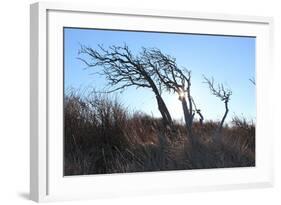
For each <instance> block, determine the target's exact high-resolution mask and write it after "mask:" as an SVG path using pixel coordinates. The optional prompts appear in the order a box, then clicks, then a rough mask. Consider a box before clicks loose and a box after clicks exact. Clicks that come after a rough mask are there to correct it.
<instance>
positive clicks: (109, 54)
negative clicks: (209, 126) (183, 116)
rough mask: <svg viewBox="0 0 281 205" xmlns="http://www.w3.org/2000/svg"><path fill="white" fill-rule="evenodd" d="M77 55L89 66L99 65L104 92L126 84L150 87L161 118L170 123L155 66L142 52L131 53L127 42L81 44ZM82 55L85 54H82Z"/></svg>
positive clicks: (167, 123) (115, 89)
mask: <svg viewBox="0 0 281 205" xmlns="http://www.w3.org/2000/svg"><path fill="white" fill-rule="evenodd" d="M79 55H80V56H81V55H83V56H81V57H80V58H79V59H80V60H81V61H83V62H84V63H85V64H86V65H87V67H89V68H97V69H98V68H100V69H101V70H99V72H98V73H99V74H101V75H103V76H105V78H106V80H107V82H108V86H109V87H111V88H110V89H108V90H107V91H106V92H108V93H110V92H115V91H119V90H120V91H121V90H123V89H125V88H128V87H132V86H134V87H136V88H147V89H151V90H152V91H153V93H154V94H155V98H156V101H157V104H158V110H159V111H160V113H161V115H162V118H163V122H164V124H165V125H166V126H168V125H169V126H171V125H172V118H171V115H170V113H169V111H168V108H167V106H166V104H165V102H164V100H163V98H162V96H161V88H160V87H159V85H157V84H156V83H155V82H154V80H153V76H154V74H155V73H154V69H152V68H151V67H150V65H148V64H146V63H144V61H143V56H142V55H140V56H138V55H134V54H133V53H132V52H131V51H130V49H129V48H128V46H127V45H124V46H110V47H108V49H105V48H104V47H102V46H101V45H99V49H98V50H96V49H93V48H90V47H86V46H81V49H80V51H79ZM83 57H84V58H83Z"/></svg>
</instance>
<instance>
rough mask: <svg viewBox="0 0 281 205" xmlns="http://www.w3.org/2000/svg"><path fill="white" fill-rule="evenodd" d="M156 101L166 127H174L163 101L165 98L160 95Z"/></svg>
mask: <svg viewBox="0 0 281 205" xmlns="http://www.w3.org/2000/svg"><path fill="white" fill-rule="evenodd" d="M156 100H157V104H158V110H159V111H160V113H161V115H162V118H163V122H164V124H165V125H166V126H171V125H172V118H171V115H170V113H169V111H168V108H167V106H166V104H165V102H164V100H163V98H162V97H161V96H160V95H156Z"/></svg>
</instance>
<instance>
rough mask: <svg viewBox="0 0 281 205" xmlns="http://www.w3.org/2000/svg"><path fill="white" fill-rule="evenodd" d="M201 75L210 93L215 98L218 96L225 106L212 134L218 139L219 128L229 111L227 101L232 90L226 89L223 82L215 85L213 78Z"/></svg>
mask: <svg viewBox="0 0 281 205" xmlns="http://www.w3.org/2000/svg"><path fill="white" fill-rule="evenodd" d="M203 77H204V80H205V83H207V84H208V86H209V89H210V91H211V93H212V94H213V95H214V96H216V97H217V98H219V99H220V100H221V101H223V103H224V106H225V112H224V115H223V117H222V119H221V121H220V124H219V127H218V129H217V130H216V134H215V136H214V138H215V141H218V140H220V139H218V138H220V134H221V130H222V127H223V124H224V121H225V119H226V117H227V114H228V112H229V108H228V103H229V100H230V96H231V95H232V91H231V90H230V89H226V88H225V87H224V85H223V84H217V86H216V85H215V82H214V78H211V79H208V78H206V77H205V76H203Z"/></svg>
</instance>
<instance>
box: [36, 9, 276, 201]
mask: <svg viewBox="0 0 281 205" xmlns="http://www.w3.org/2000/svg"><path fill="white" fill-rule="evenodd" d="M272 24H273V20H272V19H271V18H269V17H256V16H255V17H254V16H236V15H222V14H211V13H209V14H208V13H206V14H204V13H193V12H183V11H155V10H138V9H122V8H119V9H117V8H114V9H112V8H96V7H95V6H94V5H75V4H61V3H36V4H32V5H31V36H30V39H31V40H30V44H31V139H30V145H31V146H30V147H31V150H30V160H31V171H30V180H31V181H30V197H31V199H32V200H34V201H52V200H69V199H81V198H97V197H111V196H128V195H137V194H148V193H150V194H151V193H175V192H187V191H202V190H212V189H216V190H217V189H218V190H220V189H231V188H250V187H268V186H272V183H273V174H272V173H273V164H272V144H273V134H272V131H271V129H270V126H271V120H272V117H271V114H270V112H269V111H268V110H269V109H268V108H270V107H271V101H270V96H271V92H268V91H269V90H270V89H271V83H270V82H271V77H272V71H273V68H272V65H271V62H272V53H271V52H272V48H271V47H272Z"/></svg>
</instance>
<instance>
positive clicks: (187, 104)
mask: <svg viewBox="0 0 281 205" xmlns="http://www.w3.org/2000/svg"><path fill="white" fill-rule="evenodd" d="M142 57H143V58H142V60H143V61H144V63H145V64H147V65H149V66H150V67H151V68H152V72H153V74H154V80H155V82H157V84H159V85H160V88H162V89H165V90H167V91H168V92H173V93H177V94H178V96H179V100H180V101H181V103H182V108H183V112H184V119H185V124H186V127H187V130H188V133H189V138H190V142H191V143H193V142H194V139H193V136H192V124H193V119H194V115H195V113H197V114H199V115H200V119H201V122H203V119H204V118H203V115H202V114H201V112H200V110H199V109H197V108H195V109H196V110H193V105H195V102H194V100H193V98H192V96H191V93H190V88H191V71H189V70H187V69H180V68H179V67H178V65H177V63H176V59H175V58H172V57H171V56H169V55H166V54H163V53H162V52H161V51H160V50H159V49H155V48H153V49H145V48H143V53H142ZM183 70H184V71H183ZM195 106H196V105H195Z"/></svg>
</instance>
